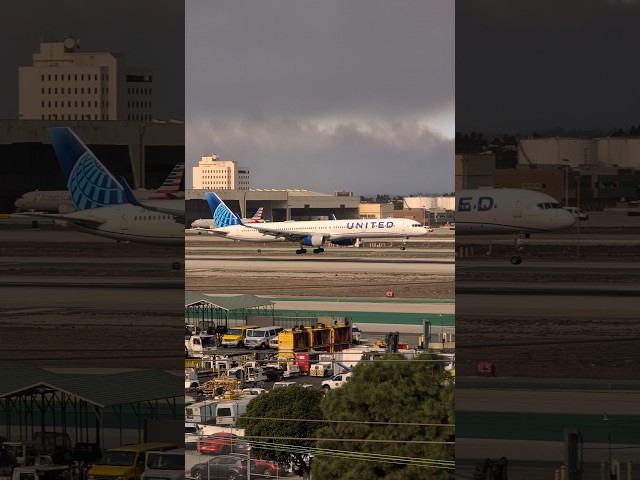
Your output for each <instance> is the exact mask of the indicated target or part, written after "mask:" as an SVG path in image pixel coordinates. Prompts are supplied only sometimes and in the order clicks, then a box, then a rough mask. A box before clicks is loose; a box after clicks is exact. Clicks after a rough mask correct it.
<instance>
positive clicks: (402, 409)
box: [312, 354, 455, 480]
mask: <svg viewBox="0 0 640 480" xmlns="http://www.w3.org/2000/svg"><path fill="white" fill-rule="evenodd" d="M384 358H387V359H403V358H404V357H403V356H401V355H389V356H386V357H384ZM430 358H434V356H433V355H429V354H426V355H421V356H419V357H418V358H417V359H416V360H418V359H422V360H424V359H430ZM447 379H448V374H447V373H446V372H445V371H444V366H443V365H442V364H441V363H431V362H419V361H414V360H411V361H403V362H385V361H378V362H364V363H361V364H359V365H358V366H357V367H356V368H355V369H354V373H353V375H352V376H351V378H350V379H349V381H348V382H347V383H346V384H345V385H343V386H342V387H341V388H339V389H336V390H333V391H330V392H328V394H327V396H326V397H325V399H324V400H323V402H322V404H321V406H322V411H323V412H324V417H325V419H327V420H350V421H352V422H353V423H328V424H327V426H325V427H323V428H322V429H321V430H319V431H318V436H319V437H324V438H352V439H353V438H356V439H370V440H374V439H380V440H426V441H434V440H436V441H453V439H454V432H453V427H451V426H445V427H437V426H421V425H372V424H371V423H369V422H403V423H422V424H425V423H432V424H436V423H437V424H450V425H453V424H455V405H454V386H453V383H452V382H451V381H447ZM443 385H444V386H443ZM318 447H319V448H326V449H332V450H340V451H342V452H345V451H346V452H357V453H358V454H361V455H362V460H359V459H353V458H341V457H340V456H337V455H322V456H316V457H315V458H314V463H313V470H312V471H313V478H314V480H331V479H336V478H340V479H343V480H356V479H363V478H367V479H386V480H400V479H403V480H404V479H408V478H411V479H421V478H429V479H442V480H444V479H451V478H453V475H454V471H453V470H451V469H449V470H448V469H443V468H432V467H424V466H415V465H403V464H398V463H387V462H380V461H375V460H372V458H371V456H370V455H368V454H383V455H392V456H395V457H409V458H413V459H435V460H453V459H454V451H455V447H454V445H452V444H451V445H443V444H406V443H383V442H380V443H374V442H366V443H365V442H362V443H359V442H341V441H333V440H320V441H318Z"/></svg>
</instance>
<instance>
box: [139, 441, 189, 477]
mask: <svg viewBox="0 0 640 480" xmlns="http://www.w3.org/2000/svg"><path fill="white" fill-rule="evenodd" d="M184 461H185V457H184V448H176V449H174V450H167V451H165V452H155V451H152V452H147V454H146V458H145V468H144V472H143V473H142V476H141V480H154V479H162V480H184V476H185V474H184V470H185V465H184Z"/></svg>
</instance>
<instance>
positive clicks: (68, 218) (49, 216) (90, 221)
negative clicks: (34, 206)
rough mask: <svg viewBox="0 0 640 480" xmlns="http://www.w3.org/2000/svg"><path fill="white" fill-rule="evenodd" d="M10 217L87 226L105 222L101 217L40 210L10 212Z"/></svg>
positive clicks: (92, 226)
mask: <svg viewBox="0 0 640 480" xmlns="http://www.w3.org/2000/svg"><path fill="white" fill-rule="evenodd" d="M11 217H12V218H14V217H17V218H42V219H46V220H62V221H65V222H70V223H75V224H77V225H82V226H85V227H89V228H96V227H99V226H100V225H102V224H103V223H105V222H106V220H105V219H101V218H96V217H93V218H81V217H76V216H73V215H65V214H61V213H41V212H24V213H18V214H12V215H11Z"/></svg>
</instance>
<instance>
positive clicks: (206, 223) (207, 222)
mask: <svg viewBox="0 0 640 480" xmlns="http://www.w3.org/2000/svg"><path fill="white" fill-rule="evenodd" d="M263 211H264V208H263V207H260V208H259V209H258V210H257V211H256V213H254V214H253V217H251V218H243V219H242V222H243V223H258V222H264V220H263V219H262V212H263ZM217 227H218V225H216V222H215V220H214V219H212V218H199V219H197V220H194V221H193V222H192V223H191V228H195V229H207V228H208V229H215V228H217Z"/></svg>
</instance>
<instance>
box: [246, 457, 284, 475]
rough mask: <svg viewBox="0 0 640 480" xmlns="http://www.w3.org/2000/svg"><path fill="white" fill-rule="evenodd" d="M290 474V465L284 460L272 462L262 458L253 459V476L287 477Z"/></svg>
mask: <svg viewBox="0 0 640 480" xmlns="http://www.w3.org/2000/svg"><path fill="white" fill-rule="evenodd" d="M287 475H289V465H287V464H286V463H282V462H272V461H271V460H262V459H260V458H252V459H251V477H252V478H273V477H286V476H287Z"/></svg>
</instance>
